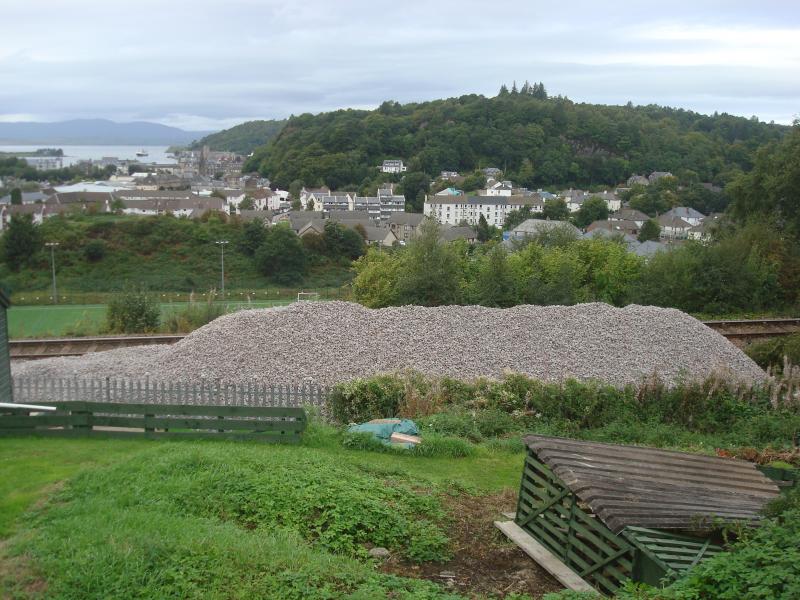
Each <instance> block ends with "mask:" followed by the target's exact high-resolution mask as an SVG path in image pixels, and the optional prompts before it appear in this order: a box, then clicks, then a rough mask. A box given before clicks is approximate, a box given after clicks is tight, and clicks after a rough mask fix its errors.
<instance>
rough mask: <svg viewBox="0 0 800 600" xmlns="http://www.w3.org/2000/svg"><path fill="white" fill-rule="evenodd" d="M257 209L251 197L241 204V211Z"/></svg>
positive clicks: (246, 197)
mask: <svg viewBox="0 0 800 600" xmlns="http://www.w3.org/2000/svg"><path fill="white" fill-rule="evenodd" d="M255 207H256V205H255V203H254V202H253V199H252V198H251V197H250V196H245V197H244V200H242V201H241V202H239V210H253V209H254V208H255Z"/></svg>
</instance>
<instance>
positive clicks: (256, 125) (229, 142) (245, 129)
mask: <svg viewBox="0 0 800 600" xmlns="http://www.w3.org/2000/svg"><path fill="white" fill-rule="evenodd" d="M284 125H286V121H283V120H282V121H247V122H245V123H240V124H239V125H235V126H233V127H231V128H230V129H224V130H222V131H218V132H217V133H212V134H211V135H207V136H206V137H204V138H202V139H200V140H198V141H196V142H194V143H193V144H192V145H191V146H190V148H192V149H194V150H197V149H199V148H202V147H203V146H208V147H209V148H210V149H211V150H219V151H222V152H237V153H239V154H250V153H251V152H252V151H253V150H254V149H255V148H258V147H259V146H262V145H263V144H266V143H268V142H269V141H271V140H272V139H273V138H275V137H277V135H278V134H279V133H280V132H281V129H283V126H284Z"/></svg>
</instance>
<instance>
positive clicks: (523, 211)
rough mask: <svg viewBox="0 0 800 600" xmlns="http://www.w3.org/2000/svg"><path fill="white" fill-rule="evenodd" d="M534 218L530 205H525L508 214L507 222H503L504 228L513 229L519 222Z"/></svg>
mask: <svg viewBox="0 0 800 600" xmlns="http://www.w3.org/2000/svg"><path fill="white" fill-rule="evenodd" d="M532 218H533V212H532V211H531V207H530V206H523V207H522V208H519V209H517V210H512V211H509V212H508V213H507V214H506V220H505V223H503V229H505V230H506V231H511V230H512V229H514V228H515V227H517V226H518V225H519V224H521V223H523V222H525V221H527V220H528V219H532Z"/></svg>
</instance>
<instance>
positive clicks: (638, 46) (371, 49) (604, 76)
mask: <svg viewBox="0 0 800 600" xmlns="http://www.w3.org/2000/svg"><path fill="white" fill-rule="evenodd" d="M0 23H2V29H3V34H2V35H1V36H0V121H56V120H64V119H73V118H108V119H112V120H115V121H132V120H146V121H154V122H158V123H163V124H166V125H173V126H177V127H181V128H184V129H189V130H212V129H221V128H225V127H230V126H232V125H235V124H237V123H241V122H243V121H247V120H252V119H271V118H285V117H287V116H289V115H291V114H300V113H304V112H312V113H316V112H321V111H327V110H333V109H338V108H348V107H349V108H373V107H375V106H377V105H379V104H380V103H381V102H383V101H384V100H396V101H399V102H412V101H424V100H431V99H436V98H445V97H452V96H459V95H463V94H471V93H477V94H484V95H486V96H493V95H495V94H496V93H497V91H498V89H499V87H500V85H501V84H503V83H507V84H511V82H512V81H514V80H516V81H517V82H518V84H521V83H522V82H523V81H524V80H526V79H527V80H530V81H531V82H533V81H542V82H544V84H545V86H546V88H547V90H548V92H549V93H550V94H552V95H563V96H567V97H569V98H571V99H572V100H574V101H576V102H593V103H602V104H624V103H626V102H628V101H631V102H633V103H634V104H650V103H655V104H661V105H668V106H677V107H682V108H687V109H692V110H696V111H699V112H702V113H707V114H710V113H713V112H715V111H718V112H728V113H731V114H735V115H742V116H746V117H750V116H752V115H756V116H757V117H758V118H759V119H761V120H764V121H773V120H774V121H775V122H777V123H791V122H792V120H793V119H795V118H798V117H800V0H752V1H740V0H726V1H716V0H694V1H686V0H671V1H670V0H661V1H659V2H651V1H649V0H641V1H626V2H622V1H617V0H606V1H605V2H597V1H596V0H595V1H584V0H567V1H564V0H561V1H559V2H553V1H548V2H544V1H540V0H517V1H514V2H512V1H508V0H491V1H489V0H484V1H482V2H477V1H473V0H425V1H418V0H405V1H402V2H398V1H394V2H384V1H383V0H370V1H366V0H302V1H293V0H284V1H282V2H278V1H274V0H226V1H225V2H219V1H218V0H216V1H213V2H212V1H208V0H191V1H185V0H170V1H167V0H136V1H135V2H124V3H123V2H119V1H115V0H0Z"/></svg>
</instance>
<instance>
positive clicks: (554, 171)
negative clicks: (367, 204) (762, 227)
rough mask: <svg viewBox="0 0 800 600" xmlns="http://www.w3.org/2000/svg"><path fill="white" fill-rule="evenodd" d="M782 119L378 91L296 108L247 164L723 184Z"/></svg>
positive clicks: (321, 175)
mask: <svg viewBox="0 0 800 600" xmlns="http://www.w3.org/2000/svg"><path fill="white" fill-rule="evenodd" d="M788 129H789V128H788V127H784V126H780V125H772V124H767V123H762V122H759V121H757V120H754V119H746V118H742V117H735V116H732V115H728V114H715V115H713V116H709V115H702V114H699V113H696V112H692V111H689V110H684V109H676V108H668V107H662V106H656V105H648V106H634V105H633V104H630V103H628V104H627V105H623V106H611V105H600V104H583V103H577V102H573V101H571V100H569V99H568V98H563V97H548V96H547V93H546V91H545V89H544V86H537V85H534V86H532V87H528V86H527V85H526V86H525V87H524V88H523V90H522V91H519V92H517V91H516V90H514V91H512V92H509V91H507V90H501V93H500V94H498V95H497V96H495V97H492V98H487V97H484V96H480V95H475V94H473V95H468V96H461V97H459V98H449V99H446V100H434V101H430V102H421V103H413V104H399V103H397V102H384V103H383V104H382V105H381V106H379V107H378V108H376V109H375V110H352V109H348V110H337V111H334V112H327V113H320V114H317V115H311V114H303V115H299V116H295V117H291V118H290V119H289V120H288V121H287V123H286V126H285V127H284V128H283V129H282V130H281V132H280V133H279V134H278V136H277V137H276V138H275V139H274V140H273V141H272V142H270V143H269V144H267V145H265V146H263V147H261V148H258V149H257V150H256V151H255V153H254V155H253V157H252V158H251V159H250V160H249V161H248V164H247V165H246V167H245V168H246V169H253V170H259V171H260V172H262V173H263V174H265V175H266V176H268V177H269V178H270V179H271V180H272V181H273V182H275V183H276V184H277V185H279V186H281V187H286V186H289V185H290V184H291V183H292V182H293V181H300V182H302V183H303V184H305V185H310V186H316V185H322V184H325V185H327V186H329V187H330V188H332V189H341V188H347V189H368V188H369V186H373V187H374V185H375V183H376V181H378V180H380V178H381V177H382V175H381V174H380V173H379V171H378V168H377V167H378V166H379V165H380V164H381V162H382V161H383V160H385V159H393V158H399V159H403V160H404V161H405V162H406V165H407V166H408V172H409V174H411V173H415V172H419V173H424V174H426V175H428V176H429V177H436V176H437V175H438V174H439V172H440V171H442V170H453V171H459V172H462V173H467V172H471V171H473V170H474V169H477V168H483V167H497V168H499V169H501V170H502V171H503V172H504V176H505V178H507V179H511V180H512V181H514V182H515V183H517V184H520V185H523V186H526V187H528V188H531V189H536V187H541V186H554V187H557V186H564V187H568V186H592V185H595V186H606V185H608V186H611V185H614V184H616V183H619V182H623V181H625V180H627V178H628V177H629V176H630V175H631V174H633V173H641V174H647V173H651V172H653V171H671V172H672V173H674V174H675V175H677V176H678V177H679V179H680V180H681V181H712V182H714V183H717V184H724V183H726V182H727V181H730V180H731V178H732V177H734V176H735V175H736V173H738V172H740V171H746V170H749V169H750V168H751V167H752V164H753V158H754V153H755V150H756V149H757V148H758V147H759V146H760V145H762V144H764V143H766V142H770V141H773V140H777V139H779V138H781V137H782V136H783V135H784V134H785V133H786V131H788ZM416 179H419V178H416Z"/></svg>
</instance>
